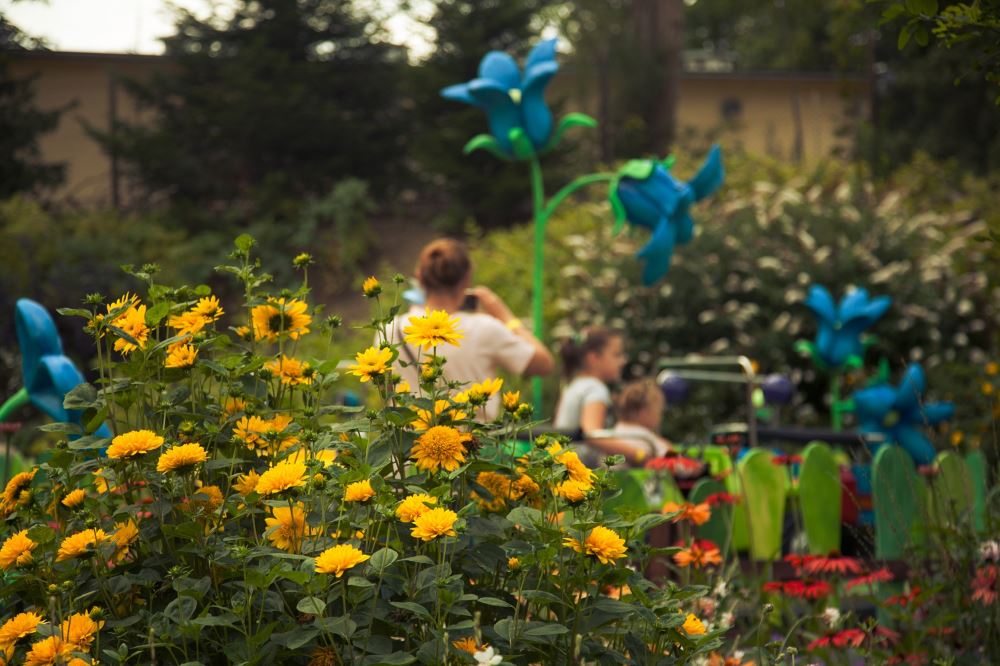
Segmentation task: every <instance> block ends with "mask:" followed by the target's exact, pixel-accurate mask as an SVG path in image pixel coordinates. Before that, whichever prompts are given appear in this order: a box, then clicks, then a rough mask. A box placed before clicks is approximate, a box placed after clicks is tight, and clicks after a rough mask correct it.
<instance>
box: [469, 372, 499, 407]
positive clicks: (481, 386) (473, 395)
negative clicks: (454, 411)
mask: <svg viewBox="0 0 1000 666" xmlns="http://www.w3.org/2000/svg"><path fill="white" fill-rule="evenodd" d="M501 387H503V380H502V379H500V378H499V377H497V378H496V379H487V380H485V381H481V382H479V383H478V384H473V385H472V386H471V387H469V390H468V394H469V402H472V403H476V402H483V401H485V400H486V399H487V398H489V397H491V396H492V395H493V394H494V393H496V392H498V391H499V390H500V389H501Z"/></svg>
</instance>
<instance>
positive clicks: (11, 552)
mask: <svg viewBox="0 0 1000 666" xmlns="http://www.w3.org/2000/svg"><path fill="white" fill-rule="evenodd" d="M36 546H38V544H37V543H35V542H34V541H32V540H31V539H30V538H28V530H21V531H20V532H15V533H14V534H11V535H10V536H9V537H7V540H6V541H4V542H3V546H0V569H3V570H4V571H6V570H7V569H10V568H11V567H12V566H14V565H17V566H22V565H25V564H27V563H29V562H31V551H33V550H34V549H35V547H36ZM2 645H3V641H2V640H0V647H2Z"/></svg>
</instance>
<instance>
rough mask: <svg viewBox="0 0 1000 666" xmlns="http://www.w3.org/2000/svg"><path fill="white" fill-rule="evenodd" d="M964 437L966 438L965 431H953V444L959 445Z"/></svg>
mask: <svg viewBox="0 0 1000 666" xmlns="http://www.w3.org/2000/svg"><path fill="white" fill-rule="evenodd" d="M964 438H965V433H963V432H962V431H961V430H956V431H955V432H953V433H951V445H952V446H958V445H959V444H961V443H962V440H963V439H964Z"/></svg>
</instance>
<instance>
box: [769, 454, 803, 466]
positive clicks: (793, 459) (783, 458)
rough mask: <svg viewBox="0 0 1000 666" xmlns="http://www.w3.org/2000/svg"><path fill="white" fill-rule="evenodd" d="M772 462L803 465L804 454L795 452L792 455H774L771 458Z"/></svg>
mask: <svg viewBox="0 0 1000 666" xmlns="http://www.w3.org/2000/svg"><path fill="white" fill-rule="evenodd" d="M771 462H772V463H773V464H775V465H801V464H802V456H800V455H795V454H791V455H784V454H783V455H780V456H774V457H773V458H771Z"/></svg>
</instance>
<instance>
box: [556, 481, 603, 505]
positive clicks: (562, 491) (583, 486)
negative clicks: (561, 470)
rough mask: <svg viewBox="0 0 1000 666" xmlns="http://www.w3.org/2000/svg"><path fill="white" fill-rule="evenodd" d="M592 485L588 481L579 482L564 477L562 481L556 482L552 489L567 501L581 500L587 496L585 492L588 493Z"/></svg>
mask: <svg viewBox="0 0 1000 666" xmlns="http://www.w3.org/2000/svg"><path fill="white" fill-rule="evenodd" d="M593 487H594V486H593V485H592V484H589V483H580V482H579V481H574V480H573V479H566V480H565V481H563V482H562V483H559V484H557V485H556V487H555V488H553V489H552V491H553V492H554V493H555V494H556V495H558V496H559V497H562V498H563V499H564V500H566V501H567V502H582V501H583V500H585V499H586V498H587V493H589V492H590V491H591V490H592V489H593Z"/></svg>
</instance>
